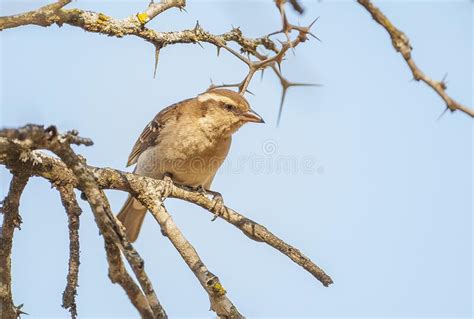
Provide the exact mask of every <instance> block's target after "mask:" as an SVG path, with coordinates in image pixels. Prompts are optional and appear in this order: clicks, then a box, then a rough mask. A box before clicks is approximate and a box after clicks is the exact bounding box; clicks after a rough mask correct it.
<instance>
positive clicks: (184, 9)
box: [179, 7, 188, 13]
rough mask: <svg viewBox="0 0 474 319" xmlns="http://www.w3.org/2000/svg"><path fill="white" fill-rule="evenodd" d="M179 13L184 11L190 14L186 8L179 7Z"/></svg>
mask: <svg viewBox="0 0 474 319" xmlns="http://www.w3.org/2000/svg"><path fill="white" fill-rule="evenodd" d="M179 11H181V12H182V11H184V12H185V13H188V11H187V10H186V8H185V7H179Z"/></svg>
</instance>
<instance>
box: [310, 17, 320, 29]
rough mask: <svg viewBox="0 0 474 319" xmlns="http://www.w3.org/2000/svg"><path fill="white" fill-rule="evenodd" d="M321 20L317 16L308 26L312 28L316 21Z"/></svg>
mask: <svg viewBox="0 0 474 319" xmlns="http://www.w3.org/2000/svg"><path fill="white" fill-rule="evenodd" d="M318 20H319V17H317V18H316V19H314V20H313V22H311V23H310V24H309V26H308V29H311V28H312V27H313V25H314V24H315V23H316V21H318Z"/></svg>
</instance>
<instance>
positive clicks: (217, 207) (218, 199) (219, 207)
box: [207, 190, 227, 222]
mask: <svg viewBox="0 0 474 319" xmlns="http://www.w3.org/2000/svg"><path fill="white" fill-rule="evenodd" d="M207 192H208V193H210V194H211V195H212V201H213V202H214V205H213V208H212V212H213V213H214V217H212V219H211V222H213V221H215V220H216V219H217V217H219V216H221V215H222V214H223V212H224V210H226V209H227V208H226V207H225V205H224V198H223V197H222V194H221V193H219V192H215V191H210V190H208V191H207Z"/></svg>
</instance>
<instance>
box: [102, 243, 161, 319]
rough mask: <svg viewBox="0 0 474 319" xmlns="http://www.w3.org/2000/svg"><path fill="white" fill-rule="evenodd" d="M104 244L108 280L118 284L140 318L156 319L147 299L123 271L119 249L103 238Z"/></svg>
mask: <svg viewBox="0 0 474 319" xmlns="http://www.w3.org/2000/svg"><path fill="white" fill-rule="evenodd" d="M104 243H105V252H106V256H107V262H108V264H109V278H110V280H111V281H112V282H113V283H117V284H119V285H120V286H121V287H122V288H123V290H124V291H125V293H126V294H127V296H128V299H130V301H131V302H132V304H133V305H134V306H135V308H136V309H137V310H138V312H139V313H140V316H141V317H142V318H146V319H154V318H156V316H155V314H154V313H153V310H152V309H151V307H150V304H149V303H148V300H147V298H146V297H145V295H144V294H143V292H142V291H141V289H140V287H139V286H138V285H137V284H136V283H135V281H134V280H133V278H132V277H130V275H129V274H128V272H127V270H126V269H125V266H124V264H123V261H122V257H121V254H120V249H119V248H118V247H117V245H115V244H114V243H113V242H111V241H110V240H108V239H106V238H104Z"/></svg>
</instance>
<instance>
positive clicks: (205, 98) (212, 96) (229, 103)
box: [197, 89, 265, 135]
mask: <svg viewBox="0 0 474 319" xmlns="http://www.w3.org/2000/svg"><path fill="white" fill-rule="evenodd" d="M197 101H198V103H199V106H200V109H201V119H200V120H201V121H202V124H204V125H206V126H207V127H209V128H210V129H213V130H218V131H220V132H222V133H223V134H229V135H230V134H233V133H234V132H236V131H237V130H238V129H239V128H240V127H241V126H242V125H244V124H245V123H249V122H253V123H265V121H264V120H263V119H262V117H261V116H260V115H258V114H257V113H256V112H255V111H253V110H252V109H251V108H250V105H249V102H248V101H247V100H246V99H245V98H244V97H243V96H241V95H240V94H238V93H236V92H234V91H231V90H226V89H212V90H209V91H206V92H204V93H202V94H200V95H198V96H197Z"/></svg>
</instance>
